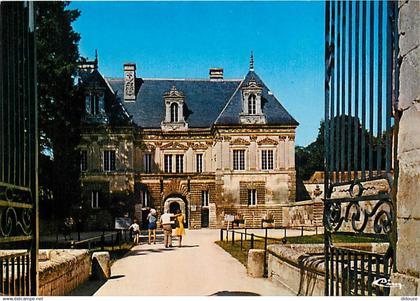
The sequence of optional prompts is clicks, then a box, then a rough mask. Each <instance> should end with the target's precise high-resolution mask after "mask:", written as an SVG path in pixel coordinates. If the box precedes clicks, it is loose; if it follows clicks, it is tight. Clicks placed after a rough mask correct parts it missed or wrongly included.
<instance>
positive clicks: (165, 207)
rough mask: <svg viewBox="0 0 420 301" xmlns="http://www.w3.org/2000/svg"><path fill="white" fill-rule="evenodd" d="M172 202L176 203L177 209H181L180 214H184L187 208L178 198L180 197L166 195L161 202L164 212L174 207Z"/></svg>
mask: <svg viewBox="0 0 420 301" xmlns="http://www.w3.org/2000/svg"><path fill="white" fill-rule="evenodd" d="M174 204H178V206H179V209H181V212H182V214H184V215H185V214H186V213H187V212H186V210H187V206H186V204H185V201H184V200H183V199H182V198H180V197H168V198H167V199H166V200H165V203H164V204H163V210H164V212H168V211H169V212H171V211H170V210H171V209H172V208H175V207H176V206H174ZM171 213H175V212H171Z"/></svg>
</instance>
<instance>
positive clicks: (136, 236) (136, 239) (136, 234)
mask: <svg viewBox="0 0 420 301" xmlns="http://www.w3.org/2000/svg"><path fill="white" fill-rule="evenodd" d="M128 230H133V234H134V244H136V245H138V244H139V243H140V226H139V224H138V223H137V220H136V219H135V220H134V222H133V223H132V224H131V226H130V227H128Z"/></svg>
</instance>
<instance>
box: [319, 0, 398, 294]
mask: <svg viewBox="0 0 420 301" xmlns="http://www.w3.org/2000/svg"><path fill="white" fill-rule="evenodd" d="M397 6H398V2H396V1H388V2H385V1H384V2H383V1H367V2H366V1H363V2H361V1H354V2H352V1H348V2H347V1H343V2H341V1H327V2H326V11H325V12H326V14H325V15H326V22H325V26H326V28H325V39H326V41H325V68H326V74H325V131H324V139H325V154H324V164H325V190H324V191H325V200H324V229H325V232H324V233H325V271H326V273H325V295H388V294H389V287H388V285H387V280H388V279H389V275H390V272H391V271H392V270H393V269H394V265H395V243H396V223H395V218H396V216H395V208H396V204H395V202H396V199H395V195H396V176H397V173H396V164H395V162H396V160H395V153H396V152H395V150H396V145H397V141H396V138H397V135H396V133H397V130H398V115H397V114H395V112H396V106H395V103H396V99H397V96H398V95H397V93H398V60H397V58H398V57H397V54H398V53H397V51H398V47H397V45H398V31H397V20H396V19H397V15H398V11H397V10H398V8H397ZM337 234H340V235H346V236H348V237H355V239H353V241H356V242H361V241H363V240H368V239H371V240H372V241H378V242H379V241H384V242H385V243H384V245H383V246H384V247H385V249H384V250H382V251H381V250H380V247H378V250H375V251H373V250H366V249H363V248H362V246H361V245H360V248H357V250H356V249H354V248H353V249H351V248H345V247H337V246H336V244H335V239H334V238H335V237H337Z"/></svg>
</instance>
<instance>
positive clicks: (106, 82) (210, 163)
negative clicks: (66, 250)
mask: <svg viewBox="0 0 420 301" xmlns="http://www.w3.org/2000/svg"><path fill="white" fill-rule="evenodd" d="M122 71H123V72H124V76H123V77H122V78H108V77H105V76H104V75H103V74H101V72H100V71H99V70H98V65H97V59H96V60H95V61H93V62H86V63H85V64H83V65H81V66H80V85H81V87H82V89H83V91H84V95H85V112H84V114H83V117H82V122H81V143H80V146H79V147H80V152H81V170H82V173H81V186H82V187H81V188H82V208H83V213H84V214H85V215H86V220H87V223H88V224H89V226H90V227H91V228H95V227H96V228H97V227H102V228H103V227H106V226H109V227H111V226H113V223H114V222H113V221H114V218H115V217H120V216H124V215H126V214H128V215H129V216H130V217H136V218H137V219H139V220H140V221H141V223H143V225H144V224H145V217H146V215H147V213H148V209H149V208H151V207H153V208H156V209H157V211H158V212H160V213H162V212H164V211H165V210H169V211H171V212H173V211H175V210H176V209H178V208H179V209H180V210H181V211H182V212H183V214H185V216H186V220H187V221H188V226H189V227H190V228H194V229H195V228H201V227H211V228H219V227H222V226H223V225H224V216H225V215H226V214H231V215H235V216H237V217H239V218H241V219H243V220H244V221H245V223H246V224H247V225H248V226H254V227H258V226H261V221H262V219H266V218H268V217H271V218H273V219H274V223H275V224H276V225H281V224H282V215H281V207H282V205H283V206H284V205H285V204H288V203H289V202H291V201H294V199H295V190H296V184H295V183H296V180H295V176H296V172H295V160H294V157H295V154H294V148H295V146H294V141H295V130H296V127H297V126H298V122H297V121H296V120H295V119H294V118H293V117H292V116H291V115H290V114H289V113H288V112H287V111H286V109H285V108H284V107H283V106H282V105H281V104H280V102H279V101H278V100H277V99H276V97H275V96H274V95H273V93H272V92H271V91H270V89H269V88H268V87H267V86H266V85H265V84H264V82H263V81H262V80H261V78H260V77H259V76H258V75H257V74H256V72H255V71H254V62H253V57H252V55H251V61H250V66H249V71H248V73H247V74H246V75H245V77H244V78H243V79H225V78H224V75H223V69H222V68H211V69H210V72H209V78H204V79H166V78H146V77H143V74H141V72H138V71H137V69H136V65H135V64H132V63H128V64H124V69H123V70H122Z"/></svg>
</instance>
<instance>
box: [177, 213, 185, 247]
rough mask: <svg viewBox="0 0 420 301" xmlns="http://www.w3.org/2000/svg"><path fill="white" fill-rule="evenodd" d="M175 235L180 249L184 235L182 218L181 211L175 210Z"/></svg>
mask: <svg viewBox="0 0 420 301" xmlns="http://www.w3.org/2000/svg"><path fill="white" fill-rule="evenodd" d="M175 235H176V236H178V241H179V245H178V247H182V236H183V235H185V229H184V216H183V215H182V213H181V210H179V209H178V210H177V211H176V214H175Z"/></svg>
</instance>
